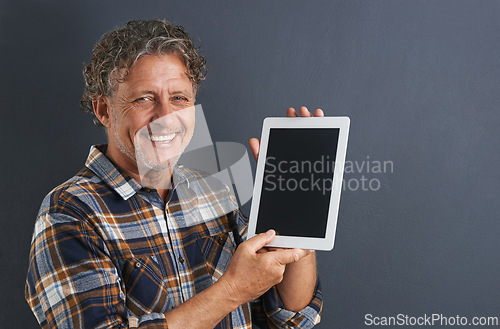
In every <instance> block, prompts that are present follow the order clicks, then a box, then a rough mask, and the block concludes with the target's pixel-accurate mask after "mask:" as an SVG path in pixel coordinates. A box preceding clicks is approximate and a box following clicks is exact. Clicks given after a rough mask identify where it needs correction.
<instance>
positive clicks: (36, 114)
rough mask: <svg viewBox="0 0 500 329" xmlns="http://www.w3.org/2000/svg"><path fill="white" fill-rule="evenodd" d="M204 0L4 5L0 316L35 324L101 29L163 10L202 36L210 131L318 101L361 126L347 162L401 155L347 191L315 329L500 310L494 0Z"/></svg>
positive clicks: (498, 65) (497, 9)
mask: <svg viewBox="0 0 500 329" xmlns="http://www.w3.org/2000/svg"><path fill="white" fill-rule="evenodd" d="M207 3H208V2H206V1H183V2H181V1H176V2H171V1H141V2H139V1H80V2H78V3H77V2H70V1H13V0H11V1H2V2H0V54H1V55H0V56H1V61H0V76H1V88H0V100H1V102H0V104H1V109H2V117H1V141H2V146H3V152H2V162H1V164H0V166H1V167H0V168H1V171H2V185H1V187H2V188H1V193H2V196H1V200H2V205H1V209H2V213H3V214H2V219H1V220H2V229H1V230H0V264H1V265H0V273H1V276H2V278H1V281H0V298H1V299H0V326H1V327H6V328H34V327H35V324H36V323H35V319H34V317H33V316H32V315H31V311H30V310H29V308H28V306H27V304H26V302H25V301H24V296H23V289H24V278H25V273H26V269H27V260H28V258H27V257H28V251H29V246H30V240H31V233H32V230H33V224H34V220H35V216H36V213H37V210H38V207H39V204H40V201H41V200H42V198H43V196H44V195H45V194H46V193H47V192H49V190H50V189H51V188H52V187H54V186H56V185H58V184H59V183H61V182H63V181H64V180H66V179H67V178H69V177H71V176H72V175H73V174H74V173H75V172H76V171H77V170H79V169H80V168H81V167H82V166H83V163H84V161H85V158H86V156H87V153H88V149H89V146H90V145H91V144H94V143H102V142H104V141H105V137H104V134H103V132H102V130H101V129H100V128H97V127H94V126H93V125H92V123H91V120H90V117H88V116H87V115H85V114H83V113H80V112H79V109H78V101H79V97H80V94H81V92H82V87H83V82H82V77H81V70H82V63H83V62H86V61H87V60H88V58H89V57H90V50H91V48H92V46H93V44H94V43H95V42H96V41H98V39H99V38H100V36H101V35H102V34H103V33H104V32H105V31H108V30H110V29H112V28H114V27H116V26H118V25H122V24H123V23H125V22H126V21H128V20H130V19H136V18H151V17H160V18H166V19H168V20H171V21H173V22H175V23H177V24H181V25H183V26H185V27H186V29H187V30H188V31H189V32H190V34H191V35H192V37H193V38H195V39H198V38H199V39H201V40H202V51H203V53H204V55H205V56H206V57H207V59H208V67H209V73H208V79H207V81H206V83H205V84H204V87H203V88H202V89H201V90H200V92H199V95H198V103H200V104H202V105H203V109H204V111H205V115H206V117H207V121H208V125H209V128H210V130H211V133H212V138H213V140H215V141H237V142H241V143H246V141H247V139H248V138H250V137H253V136H259V135H260V130H261V124H262V120H263V118H264V117H266V116H280V115H283V114H284V112H285V110H286V108H287V107H288V106H295V107H299V106H301V105H306V106H309V107H311V108H317V107H321V108H323V109H324V110H325V111H326V113H327V115H348V116H349V117H350V118H351V134H350V142H349V146H348V152H347V158H348V160H351V161H363V160H366V159H367V157H368V156H369V157H370V160H385V161H393V164H394V172H393V173H390V172H389V173H385V174H365V176H367V177H368V178H370V179H372V178H377V179H379V180H380V182H381V187H380V189H379V190H378V191H360V190H358V191H349V190H347V191H345V192H344V193H343V195H342V198H341V205H340V214H339V222H338V229H337V239H336V245H335V248H334V249H333V251H332V252H321V253H319V255H318V259H319V273H320V276H321V278H322V282H323V294H324V297H325V306H324V310H323V321H322V323H321V325H319V326H318V327H319V328H363V327H365V325H364V324H363V322H364V315H365V314H366V313H372V314H374V315H379V316H389V315H396V314H398V313H403V314H408V315H413V316H419V315H423V314H424V313H427V314H431V313H442V314H443V315H445V316H455V315H457V314H460V315H464V316H471V317H472V316H483V315H490V316H492V315H494V316H500V280H499V279H498V278H499V277H500V259H499V250H500V248H499V247H500V239H499V236H500V221H499V216H498V214H499V202H498V198H499V196H500V193H499V188H498V183H499V178H500V177H499V176H500V175H499V173H498V167H499V165H498V164H499V163H500V156H499V154H498V150H499V142H498V140H499V138H500V130H499V129H498V126H499V124H500V114H499V105H500V93H499V86H500V52H499V51H500V37H499V36H500V33H499V32H500V19H499V17H500V2H499V1H473V0H471V1H451V0H450V1H442V0H437V1H430V0H429V1H401V0H391V1H314V2H306V1H272V2H266V1H226V2H217V3H216V4H210V5H209V4H207ZM361 175H362V174H361V173H355V174H350V175H348V178H355V179H360V178H361Z"/></svg>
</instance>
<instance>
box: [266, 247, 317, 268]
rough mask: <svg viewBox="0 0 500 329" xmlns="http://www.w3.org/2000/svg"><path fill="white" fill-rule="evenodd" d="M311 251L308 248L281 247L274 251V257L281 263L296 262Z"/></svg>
mask: <svg viewBox="0 0 500 329" xmlns="http://www.w3.org/2000/svg"><path fill="white" fill-rule="evenodd" d="M310 253H311V252H310V251H309V250H306V249H280V250H276V251H274V252H273V253H272V254H273V257H274V259H276V261H277V262H278V263H280V264H281V265H286V264H290V263H294V262H296V261H298V260H299V259H301V258H303V257H305V256H307V255H309V254H310Z"/></svg>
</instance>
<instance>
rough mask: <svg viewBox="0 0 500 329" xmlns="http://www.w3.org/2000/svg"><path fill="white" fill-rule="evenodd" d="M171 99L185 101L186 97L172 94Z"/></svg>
mask: <svg viewBox="0 0 500 329" xmlns="http://www.w3.org/2000/svg"><path fill="white" fill-rule="evenodd" d="M172 99H173V100H174V101H187V98H186V97H182V96H174V97H173V98H172Z"/></svg>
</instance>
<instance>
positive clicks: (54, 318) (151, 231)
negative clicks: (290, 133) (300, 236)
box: [26, 20, 323, 328]
mask: <svg viewBox="0 0 500 329" xmlns="http://www.w3.org/2000/svg"><path fill="white" fill-rule="evenodd" d="M204 72H205V59H204V57H203V56H201V55H199V54H198V53H197V51H196V49H195V47H194V46H193V43H192V41H191V39H190V38H189V36H188V35H187V33H185V32H184V30H183V29H182V28H180V27H176V26H173V25H171V24H169V23H167V22H165V21H162V20H151V21H132V22H129V23H128V24H127V25H126V26H124V27H122V28H120V29H117V30H114V31H111V32H110V33H108V34H106V35H105V36H104V37H103V39H102V40H101V41H100V42H99V43H98V44H97V45H96V46H95V48H94V51H93V54H92V58H91V60H90V63H89V65H87V66H86V68H85V70H84V75H85V80H86V89H85V92H84V95H83V97H82V105H83V107H84V108H85V109H87V110H88V111H91V112H92V113H93V114H94V115H95V120H96V121H97V122H98V123H100V124H102V125H103V126H105V128H106V132H107V135H108V144H107V145H98V146H93V147H92V148H91V150H90V154H89V157H88V159H87V162H86V164H85V168H84V169H83V170H81V171H80V172H79V173H78V174H76V175H75V176H74V177H73V178H71V179H70V180H68V181H67V182H65V183H63V184H62V185H60V186H58V187H56V188H55V189H54V190H52V191H51V192H50V193H49V194H48V195H47V197H46V198H45V199H44V201H43V203H42V206H41V208H40V212H39V215H38V218H37V222H36V225H35V231H34V234H33V240H32V248H31V254H30V264H29V265H30V266H29V270H28V278H27V282H26V299H27V301H28V303H29V305H30V307H31V308H32V310H33V312H34V314H35V316H36V317H37V320H38V321H39V323H40V325H41V326H42V327H43V328H55V327H57V328H125V327H127V328H167V327H168V328H214V327H217V328H251V325H252V324H251V323H252V321H253V322H254V323H255V324H257V325H259V326H260V327H263V328H265V327H270V328H279V327H294V326H295V327H299V328H309V327H311V326H313V325H314V324H316V323H317V322H319V318H320V311H321V307H322V297H321V293H320V291H319V288H318V285H317V282H316V264H315V254H314V253H313V252H310V251H306V250H300V249H276V248H274V249H266V248H264V246H265V245H266V244H267V243H269V242H270V241H271V240H272V239H273V238H274V235H275V232H274V231H272V230H271V231H269V232H267V233H264V234H260V235H258V236H256V237H253V238H252V239H249V240H247V241H244V240H245V234H246V229H247V222H246V220H245V219H244V218H243V217H242V216H241V214H240V212H239V211H238V210H237V209H235V207H231V205H234V198H233V197H232V196H231V195H230V193H229V190H228V188H227V187H226V186H224V185H223V184H221V183H219V182H217V181H215V180H213V179H211V178H210V177H207V176H206V175H204V174H203V173H200V172H198V171H194V170H190V169H186V168H181V167H180V166H178V165H176V162H177V160H178V158H179V156H180V154H181V153H182V151H183V150H184V149H185V147H186V145H187V144H188V143H189V141H190V139H191V136H192V135H193V131H194V110H193V106H194V102H195V96H196V92H197V89H198V86H199V84H200V82H201V81H202V80H203V79H204ZM300 114H301V115H302V116H311V114H310V113H309V112H308V111H307V109H305V108H301V110H300ZM315 114H316V115H318V116H322V115H323V114H322V112H321V110H317V111H316V113H315ZM288 115H289V116H297V114H296V112H295V110H293V109H289V110H288ZM250 146H251V148H252V151H253V153H254V156H257V153H258V148H259V143H258V140H256V139H252V140H251V141H250ZM141 168H142V169H141ZM207 213H208V214H216V215H212V216H210V215H209V216H207V215H206V214H207ZM236 247H238V248H237V249H236Z"/></svg>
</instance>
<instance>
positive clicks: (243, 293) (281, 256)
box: [219, 230, 310, 307]
mask: <svg viewBox="0 0 500 329" xmlns="http://www.w3.org/2000/svg"><path fill="white" fill-rule="evenodd" d="M275 235H276V232H274V231H273V230H269V231H268V232H267V233H261V234H258V235H256V236H254V237H252V238H251V239H249V240H247V241H245V242H243V243H242V244H240V245H239V246H238V249H236V252H235V253H234V255H233V257H232V258H231V261H230V262H229V265H228V267H227V269H226V272H225V273H224V275H223V276H222V277H221V278H220V279H219V283H223V284H224V286H225V287H226V289H227V297H228V298H231V299H232V301H233V302H234V306H235V307H237V306H239V305H241V304H244V303H247V302H249V301H252V300H254V299H256V298H258V297H259V296H261V295H262V294H264V293H265V292H266V291H267V290H269V289H270V288H271V287H272V286H274V285H276V284H278V283H280V282H281V281H282V280H283V273H284V272H285V268H286V265H287V264H290V263H294V262H297V261H298V260H299V259H301V258H303V257H305V256H307V255H309V254H310V251H308V250H303V249H276V250H272V251H269V250H267V251H265V252H263V250H262V248H263V247H264V246H265V245H266V244H268V243H269V242H271V241H272V240H273V239H274V237H275Z"/></svg>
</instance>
